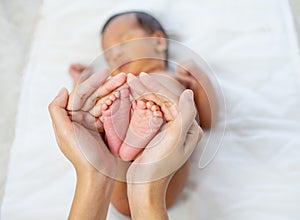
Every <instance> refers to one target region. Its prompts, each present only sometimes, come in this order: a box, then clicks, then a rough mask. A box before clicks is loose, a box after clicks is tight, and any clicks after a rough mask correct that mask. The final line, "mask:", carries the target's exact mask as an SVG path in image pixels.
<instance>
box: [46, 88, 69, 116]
mask: <svg viewBox="0 0 300 220" xmlns="http://www.w3.org/2000/svg"><path fill="white" fill-rule="evenodd" d="M68 98H69V94H68V90H67V89H66V88H62V89H61V90H60V91H59V93H58V94H57V96H56V97H55V98H54V100H53V101H52V102H51V103H50V104H49V106H48V109H49V112H50V115H51V118H52V120H53V121H54V122H56V121H57V120H59V119H57V118H59V117H60V115H61V113H62V112H63V114H66V110H65V109H66V107H67V104H68Z"/></svg>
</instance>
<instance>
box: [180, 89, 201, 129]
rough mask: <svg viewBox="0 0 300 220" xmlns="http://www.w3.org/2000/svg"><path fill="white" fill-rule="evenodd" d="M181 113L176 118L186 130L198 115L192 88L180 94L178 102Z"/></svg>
mask: <svg viewBox="0 0 300 220" xmlns="http://www.w3.org/2000/svg"><path fill="white" fill-rule="evenodd" d="M178 110H179V115H178V117H177V119H176V120H179V121H180V123H181V125H180V126H182V128H183V130H184V131H187V130H188V129H189V128H190V126H191V124H192V121H193V120H194V119H195V117H196V108H195V103H194V93H193V91H192V90H190V89H186V90H184V91H183V93H182V94H181V95H180V98H179V103H178Z"/></svg>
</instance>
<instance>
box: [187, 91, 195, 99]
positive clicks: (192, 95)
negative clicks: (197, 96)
mask: <svg viewBox="0 0 300 220" xmlns="http://www.w3.org/2000/svg"><path fill="white" fill-rule="evenodd" d="M186 93H187V94H188V95H189V98H190V99H194V93H193V91H192V90H191V89H187V90H186Z"/></svg>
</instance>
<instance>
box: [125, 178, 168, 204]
mask: <svg viewBox="0 0 300 220" xmlns="http://www.w3.org/2000/svg"><path fill="white" fill-rule="evenodd" d="M170 179H171V178H170V177H165V178H162V179H160V180H157V181H153V182H149V183H127V194H128V199H129V202H130V203H132V205H137V206H139V207H141V206H142V207H143V206H146V207H148V208H149V207H152V206H156V207H157V206H165V195H166V190H167V187H168V184H169V181H170Z"/></svg>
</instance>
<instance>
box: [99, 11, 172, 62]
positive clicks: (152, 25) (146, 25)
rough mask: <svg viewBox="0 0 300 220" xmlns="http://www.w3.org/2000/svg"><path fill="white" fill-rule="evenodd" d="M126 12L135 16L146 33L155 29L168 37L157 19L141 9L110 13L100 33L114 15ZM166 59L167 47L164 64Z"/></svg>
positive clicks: (151, 32)
mask: <svg viewBox="0 0 300 220" xmlns="http://www.w3.org/2000/svg"><path fill="white" fill-rule="evenodd" d="M126 14H133V15H134V16H135V18H136V20H137V22H138V24H139V25H140V27H141V28H142V29H143V30H144V31H146V32H147V33H149V34H153V33H154V32H155V31H160V32H162V33H163V35H164V36H165V38H168V35H167V33H166V31H165V29H164V28H163V26H162V25H161V24H160V23H159V21H158V20H157V19H156V18H155V17H153V16H152V15H150V14H148V13H146V12H143V11H125V12H121V13H117V14H114V15H112V16H111V17H110V18H109V19H108V20H107V21H106V22H105V24H104V25H103V27H102V29H101V34H103V33H104V31H105V29H106V28H107V26H108V25H109V23H110V22H111V21H112V20H114V19H115V18H116V17H119V16H121V15H126ZM167 60H168V49H166V64H167Z"/></svg>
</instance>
